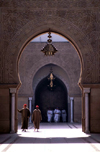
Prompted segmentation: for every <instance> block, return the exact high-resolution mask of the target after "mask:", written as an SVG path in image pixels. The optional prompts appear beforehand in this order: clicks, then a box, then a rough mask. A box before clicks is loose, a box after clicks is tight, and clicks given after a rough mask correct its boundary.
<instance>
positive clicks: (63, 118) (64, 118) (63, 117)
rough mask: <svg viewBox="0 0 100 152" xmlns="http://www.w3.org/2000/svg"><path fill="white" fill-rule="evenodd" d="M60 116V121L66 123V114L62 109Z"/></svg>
mask: <svg viewBox="0 0 100 152" xmlns="http://www.w3.org/2000/svg"><path fill="white" fill-rule="evenodd" d="M61 115H62V121H63V122H66V116H67V114H66V110H65V109H63V110H62V111H61Z"/></svg>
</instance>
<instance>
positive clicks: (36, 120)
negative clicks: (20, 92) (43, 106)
mask: <svg viewBox="0 0 100 152" xmlns="http://www.w3.org/2000/svg"><path fill="white" fill-rule="evenodd" d="M41 120H42V115H41V111H40V109H39V106H38V105H36V109H34V110H33V114H32V121H33V124H34V131H35V130H36V129H37V131H38V129H39V126H40V121H41Z"/></svg>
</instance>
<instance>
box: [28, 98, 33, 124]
mask: <svg viewBox="0 0 100 152" xmlns="http://www.w3.org/2000/svg"><path fill="white" fill-rule="evenodd" d="M29 110H30V113H31V112H32V97H29ZM31 120H32V119H31V115H30V118H29V122H30V123H31Z"/></svg>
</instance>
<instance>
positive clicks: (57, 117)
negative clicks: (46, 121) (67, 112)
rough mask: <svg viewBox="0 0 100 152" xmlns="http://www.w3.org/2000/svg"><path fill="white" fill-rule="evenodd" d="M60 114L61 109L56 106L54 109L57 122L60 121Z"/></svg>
mask: <svg viewBox="0 0 100 152" xmlns="http://www.w3.org/2000/svg"><path fill="white" fill-rule="evenodd" d="M60 115H61V111H60V110H59V109H58V108H56V109H55V110H54V121H55V122H59V121H60Z"/></svg>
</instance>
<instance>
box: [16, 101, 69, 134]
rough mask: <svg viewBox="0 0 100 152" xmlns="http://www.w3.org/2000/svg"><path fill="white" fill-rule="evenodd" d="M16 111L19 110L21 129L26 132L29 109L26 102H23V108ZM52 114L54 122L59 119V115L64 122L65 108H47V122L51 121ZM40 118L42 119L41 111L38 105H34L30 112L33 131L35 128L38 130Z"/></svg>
mask: <svg viewBox="0 0 100 152" xmlns="http://www.w3.org/2000/svg"><path fill="white" fill-rule="evenodd" d="M18 112H20V113H21V116H22V121H21V122H22V125H21V129H22V131H25V132H26V129H28V119H29V117H30V110H29V108H27V104H24V105H23V108H22V109H21V110H18ZM53 115H54V121H55V122H59V121H60V117H61V115H62V121H63V122H66V110H65V109H63V110H62V111H61V110H59V109H58V108H56V109H55V110H54V111H53V110H50V109H49V110H48V111H47V117H48V122H51V121H52V118H53ZM41 120H42V115H41V111H40V109H39V106H38V105H36V109H34V110H33V113H32V122H33V124H34V131H35V130H36V129H37V131H38V129H39V124H40V122H41Z"/></svg>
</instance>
